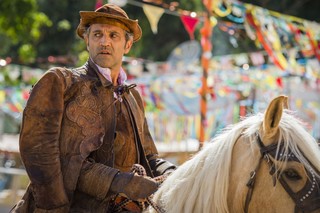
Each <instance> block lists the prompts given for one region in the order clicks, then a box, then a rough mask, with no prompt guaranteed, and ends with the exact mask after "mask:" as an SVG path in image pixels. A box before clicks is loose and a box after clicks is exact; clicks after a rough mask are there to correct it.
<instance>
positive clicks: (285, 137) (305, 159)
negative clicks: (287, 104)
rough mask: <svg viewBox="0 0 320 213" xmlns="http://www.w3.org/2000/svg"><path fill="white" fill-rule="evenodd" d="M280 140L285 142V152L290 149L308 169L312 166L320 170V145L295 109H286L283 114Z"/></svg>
mask: <svg viewBox="0 0 320 213" xmlns="http://www.w3.org/2000/svg"><path fill="white" fill-rule="evenodd" d="M279 141H282V142H283V143H284V147H285V150H284V154H288V152H289V150H290V151H291V152H293V154H294V155H295V156H296V157H297V158H298V159H299V161H300V162H301V163H302V164H304V165H306V168H307V169H308V168H310V166H312V167H313V168H314V169H316V170H317V171H318V173H319V172H320V149H319V146H318V144H317V143H316V141H315V139H314V138H313V137H312V136H311V135H310V134H309V133H308V132H307V130H306V129H305V123H304V122H303V121H302V120H300V119H299V118H298V117H297V116H295V114H294V112H293V111H289V110H286V111H285V112H284V113H283V115H282V119H281V121H280V137H279Z"/></svg>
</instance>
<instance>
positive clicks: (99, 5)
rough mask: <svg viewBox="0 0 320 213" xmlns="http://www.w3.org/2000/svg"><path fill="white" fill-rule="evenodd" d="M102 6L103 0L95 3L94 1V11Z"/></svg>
mask: <svg viewBox="0 0 320 213" xmlns="http://www.w3.org/2000/svg"><path fill="white" fill-rule="evenodd" d="M102 5H103V0H97V1H96V6H95V9H98V8H99V7H101V6H102Z"/></svg>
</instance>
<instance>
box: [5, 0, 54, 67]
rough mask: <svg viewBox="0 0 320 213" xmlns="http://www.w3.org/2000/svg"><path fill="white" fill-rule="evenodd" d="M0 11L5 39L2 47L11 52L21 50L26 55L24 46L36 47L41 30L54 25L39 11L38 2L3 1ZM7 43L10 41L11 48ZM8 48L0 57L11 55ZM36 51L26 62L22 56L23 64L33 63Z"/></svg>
mask: <svg viewBox="0 0 320 213" xmlns="http://www.w3.org/2000/svg"><path fill="white" fill-rule="evenodd" d="M0 11H1V13H0V36H1V37H2V38H4V39H1V41H0V45H1V46H6V47H7V48H9V49H10V50H11V51H12V50H13V51H16V50H17V49H21V51H20V50H19V53H23V54H24V50H25V49H26V47H22V46H23V45H27V46H28V45H34V44H35V43H36V42H37V41H38V40H39V38H40V36H41V28H42V27H43V26H50V25H51V24H52V23H51V21H50V20H49V19H48V17H47V16H46V15H45V14H44V13H41V12H38V11H37V3H36V0H23V1H21V0H1V1H0ZM7 41H10V43H9V45H11V46H8V44H7V43H6V42H7ZM7 48H6V49H2V50H1V51H0V56H3V57H5V56H8V55H10V51H9V50H8V49H7ZM28 48H29V47H28ZM29 49H30V48H29ZM34 51H35V50H33V52H32V53H31V54H30V56H29V57H28V60H27V61H24V59H25V58H26V57H25V56H22V57H21V58H20V60H21V61H22V62H29V61H30V60H31V61H33V60H34V59H31V56H35V55H36V54H34Z"/></svg>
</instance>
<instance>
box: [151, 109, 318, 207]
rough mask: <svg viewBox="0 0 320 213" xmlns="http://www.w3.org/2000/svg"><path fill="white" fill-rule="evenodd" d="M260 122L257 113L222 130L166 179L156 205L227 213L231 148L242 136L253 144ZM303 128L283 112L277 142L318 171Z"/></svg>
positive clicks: (311, 140) (315, 153)
mask: <svg viewBox="0 0 320 213" xmlns="http://www.w3.org/2000/svg"><path fill="white" fill-rule="evenodd" d="M263 118H264V115H263V114H261V113H258V114H256V115H251V116H249V117H246V118H245V119H243V120H242V121H241V122H239V123H237V124H234V125H230V126H228V127H226V128H225V129H223V130H222V131H221V132H220V133H219V134H218V135H217V136H216V137H214V138H213V139H212V141H211V142H210V143H208V144H207V145H206V146H205V147H204V148H203V149H202V150H201V151H199V152H198V153H197V154H196V155H194V156H193V157H192V158H191V159H190V160H188V161H186V162H185V163H184V164H182V165H181V166H180V167H179V168H178V169H177V170H176V171H175V172H174V173H172V174H171V175H170V176H169V177H168V179H167V180H166V181H165V182H164V183H163V185H162V186H161V187H160V189H159V190H158V191H157V193H156V194H155V197H154V198H155V200H157V199H159V200H157V202H158V203H159V204H160V205H162V206H164V207H165V209H166V210H167V212H229V210H228V206H227V193H228V187H229V172H230V167H231V159H232V149H233V146H234V144H235V142H236V141H237V139H238V138H239V136H240V135H241V134H243V136H244V137H248V138H249V139H250V141H251V143H254V141H255V140H256V132H257V131H258V130H259V129H260V128H261V125H262V122H263ZM302 124H303V123H302V122H301V121H300V120H298V119H297V118H296V117H295V116H294V115H292V112H291V111H288V110H285V111H284V112H283V114H282V119H281V121H280V125H279V127H280V136H279V141H282V142H283V143H284V147H285V151H286V152H287V151H288V150H291V151H292V152H293V153H294V154H295V155H296V157H297V158H298V159H299V160H300V161H301V162H302V163H303V164H305V165H307V168H308V166H310V164H312V165H313V166H314V168H315V169H317V170H318V171H320V155H319V147H318V146H317V143H316V141H315V140H314V138H312V136H311V135H310V134H308V133H307V131H306V130H305V129H304V127H303V125H302ZM303 154H304V155H303ZM304 156H306V157H307V158H308V159H306V158H305V157H304ZM309 162H310V163H309Z"/></svg>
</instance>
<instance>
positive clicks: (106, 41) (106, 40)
mask: <svg viewBox="0 0 320 213" xmlns="http://www.w3.org/2000/svg"><path fill="white" fill-rule="evenodd" d="M110 43H111V39H110V37H109V36H106V35H104V36H102V38H101V39H100V45H101V46H109V45H110Z"/></svg>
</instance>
